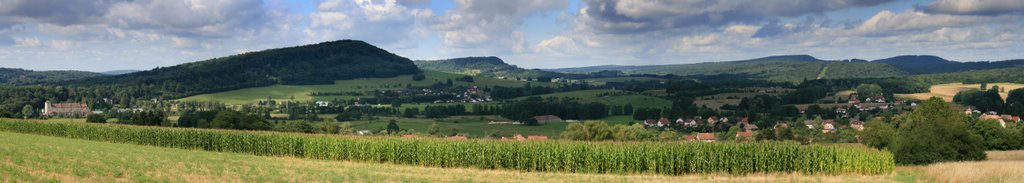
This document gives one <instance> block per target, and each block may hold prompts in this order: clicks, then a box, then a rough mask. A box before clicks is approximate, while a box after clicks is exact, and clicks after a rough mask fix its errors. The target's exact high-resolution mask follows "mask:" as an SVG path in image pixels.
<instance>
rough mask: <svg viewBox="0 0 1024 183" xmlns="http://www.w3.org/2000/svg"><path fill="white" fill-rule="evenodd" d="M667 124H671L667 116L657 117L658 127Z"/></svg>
mask: <svg viewBox="0 0 1024 183" xmlns="http://www.w3.org/2000/svg"><path fill="white" fill-rule="evenodd" d="M669 124H671V122H669V120H668V118H661V119H658V127H664V126H668V125H669Z"/></svg>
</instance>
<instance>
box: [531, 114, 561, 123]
mask: <svg viewBox="0 0 1024 183" xmlns="http://www.w3.org/2000/svg"><path fill="white" fill-rule="evenodd" d="M533 119H534V120H537V123H540V124H544V123H553V122H562V118H560V117H558V116H555V115H544V116H534V117H533Z"/></svg>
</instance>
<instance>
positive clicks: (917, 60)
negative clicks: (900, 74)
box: [872, 55, 1024, 74]
mask: <svg viewBox="0 0 1024 183" xmlns="http://www.w3.org/2000/svg"><path fill="white" fill-rule="evenodd" d="M872 62H875V63H884V64H889V65H893V66H896V67H897V68H900V69H901V70H904V71H907V72H910V73H914V74H933V73H949V72H959V71H969V70H985V69H999V68H1007V67H1016V66H1022V65H1024V59H1017V60H1005V61H995V62H989V61H981V62H957V61H950V60H946V59H944V58H941V57H937V56H931V55H904V56H896V57H892V58H886V59H879V60H875V61H872Z"/></svg>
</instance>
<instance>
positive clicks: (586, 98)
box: [517, 89, 672, 108]
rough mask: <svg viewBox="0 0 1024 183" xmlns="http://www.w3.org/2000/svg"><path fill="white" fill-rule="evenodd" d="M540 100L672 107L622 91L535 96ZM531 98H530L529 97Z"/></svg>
mask: <svg viewBox="0 0 1024 183" xmlns="http://www.w3.org/2000/svg"><path fill="white" fill-rule="evenodd" d="M604 93H612V95H611V96H601V95H602V94H604ZM537 96H540V97H542V98H548V97H557V98H566V97H568V98H579V102H581V103H591V102H597V103H602V104H607V105H618V106H623V105H626V104H630V105H633V107H634V108H640V107H649V108H664V107H672V101H669V100H665V99H663V98H658V97H654V96H648V95H645V94H639V93H629V92H626V91H622V90H604V89H602V90H581V91H571V92H561V93H552V94H545V95H537ZM531 97H532V96H531ZM524 98H526V97H520V98H517V99H524Z"/></svg>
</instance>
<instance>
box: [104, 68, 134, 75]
mask: <svg viewBox="0 0 1024 183" xmlns="http://www.w3.org/2000/svg"><path fill="white" fill-rule="evenodd" d="M139 71H141V70H131V69H125V70H112V71H105V72H100V74H105V75H122V74H130V73H134V72H139Z"/></svg>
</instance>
